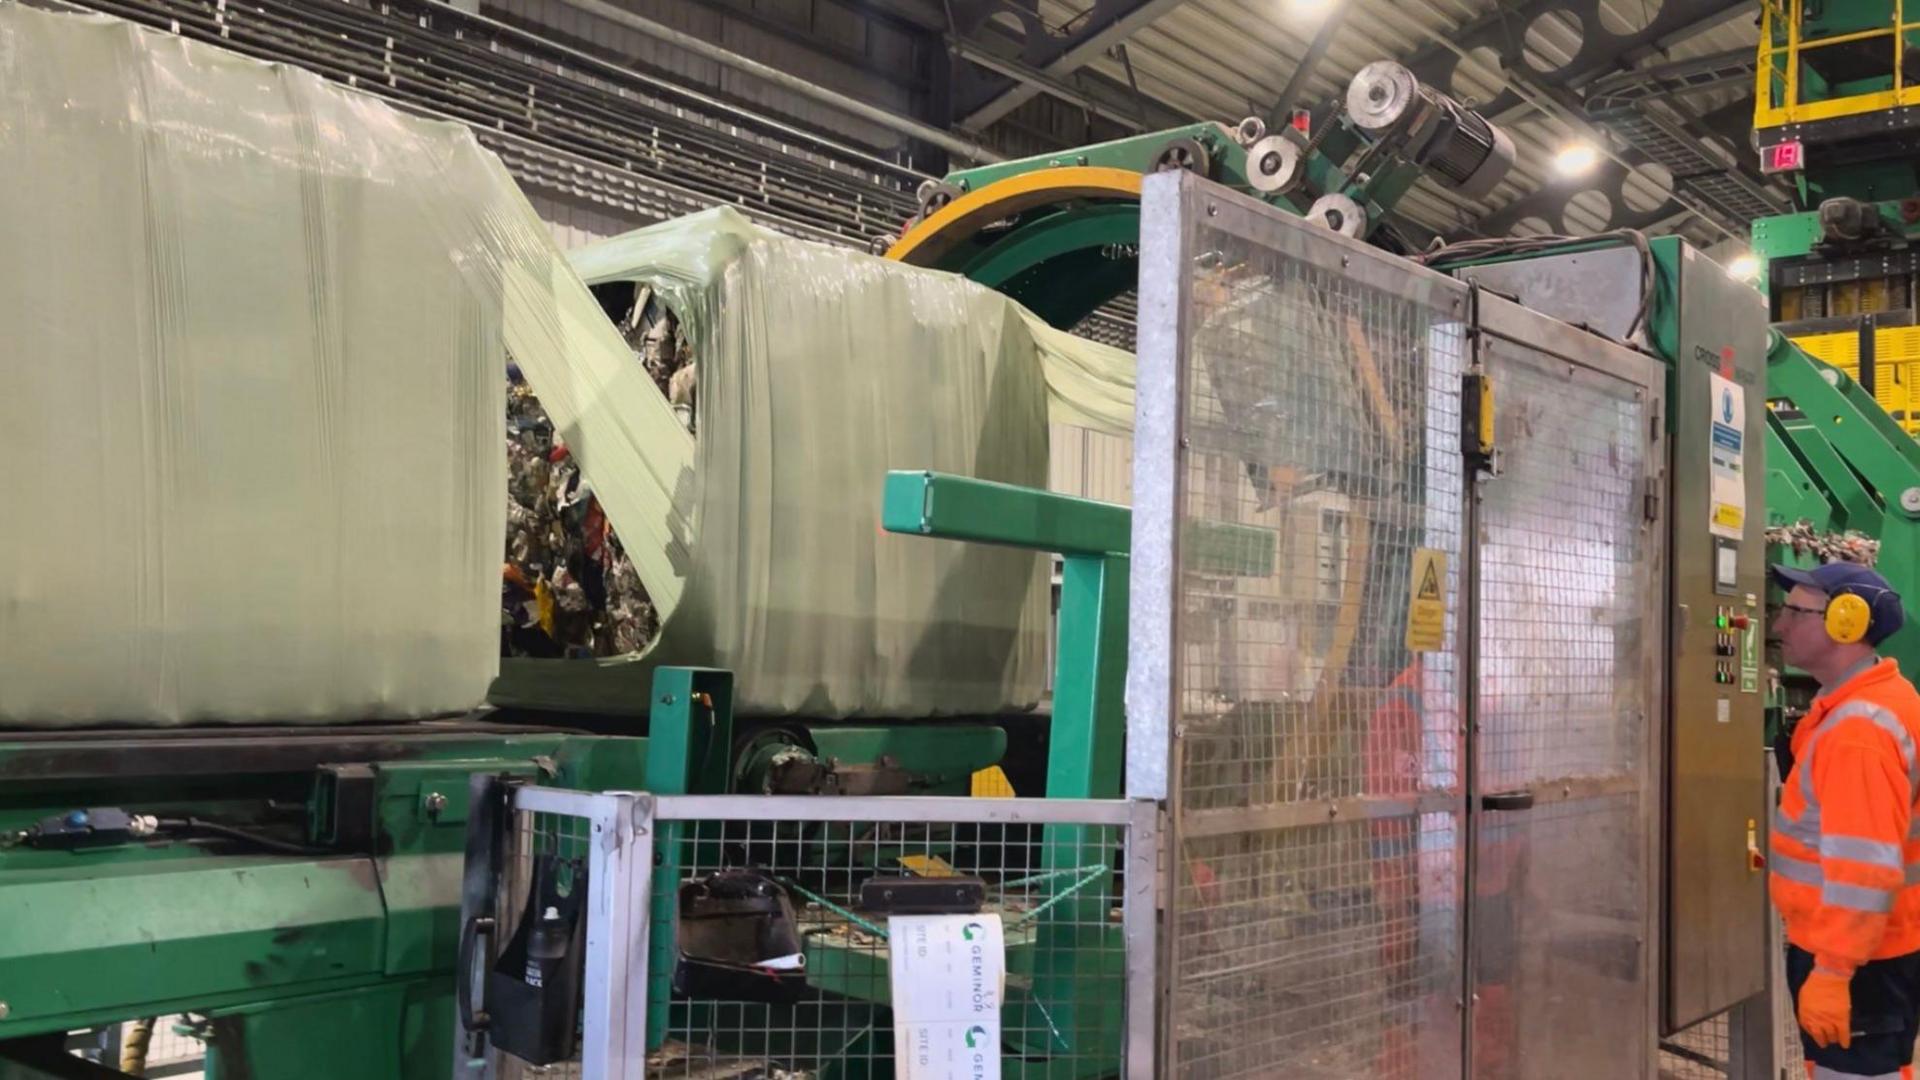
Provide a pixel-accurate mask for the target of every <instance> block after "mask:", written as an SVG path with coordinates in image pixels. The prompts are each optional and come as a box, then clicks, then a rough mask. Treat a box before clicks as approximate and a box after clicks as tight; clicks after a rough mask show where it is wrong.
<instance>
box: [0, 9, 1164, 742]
mask: <svg viewBox="0 0 1920 1080" xmlns="http://www.w3.org/2000/svg"><path fill="white" fill-rule="evenodd" d="M0 175H4V176H6V177H7V179H8V182H9V191H8V198H6V199H5V200H0V325H4V326H6V327H7V329H8V332H9V335H10V337H9V342H8V355H9V357H10V359H11V360H12V363H10V364H9V365H8V374H9V379H10V383H11V385H10V387H9V392H8V393H6V394H4V395H0V440H3V445H4V448H5V453H6V460H7V471H6V476H7V481H6V484H5V486H4V488H0V496H4V498H5V500H6V506H7V512H6V513H5V514H4V515H0V642H3V643H4V645H0V723H5V724H24V725H35V726H62V725H73V724H97V723H109V722H115V723H147V724H179V723H194V722H263V721H279V722H312V723H327V722H340V721H351V720H360V719H373V718H408V717H421V716H429V715H436V714H446V713H453V712H459V711H463V710H466V709H469V708H471V707H473V706H475V705H477V704H478V703H480V702H481V700H482V699H483V697H484V695H485V691H486V688H487V686H488V684H489V682H490V680H491V679H492V678H493V676H494V674H495V671H496V669H497V663H498V661H497V653H498V648H499V636H498V608H497V599H498V595H499V588H500V577H499V575H500V566H501V553H502V536H503V529H504V502H505V500H504V461H503V455H502V452H501V444H502V437H503V429H502V420H501V417H502V412H503V409H504V400H503V387H502V378H501V373H502V371H503V370H504V367H505V364H506V361H507V357H508V355H511V356H512V358H513V359H514V360H515V361H517V362H518V363H519V364H520V366H521V368H522V369H523V370H524V371H525V372H526V374H527V376H528V378H529V379H530V381H532V383H533V384H534V386H535V388H536V389H537V390H538V392H539V394H540V397H541V400H542V402H543V404H544V405H545V407H546V409H547V411H548V413H549V415H550V416H551V417H552V419H553V422H554V424H555V426H556V428H557V430H558V431H559V432H560V433H561V435H562V436H563V438H564V439H565V441H566V443H567V444H568V445H569V447H571V448H572V450H573V452H574V453H576V454H577V455H578V457H579V459H580V462H581V464H582V468H583V470H584V471H585V473H586V474H587V477H588V479H589V480H590V482H591V483H592V486H593V489H594V492H595V494H596V495H597V497H598V498H599V499H600V501H601V503H602V505H603V506H604V508H605V510H606V513H607V516H608V518H609V519H611V520H612V522H613V523H614V525H615V527H616V528H617V529H618V531H619V534H620V538H621V540H622V541H623V542H624V545H625V548H626V551H627V554H628V555H629V557H630V558H631V559H632V561H633V565H634V567H635V569H636V570H637V572H638V574H639V576H640V578H641V580H642V581H643V582H644V584H645V586H646V589H647V592H648V593H649V594H650V596H651V598H652V601H653V603H654V605H655V607H656V608H657V609H658V610H659V612H660V613H661V615H662V617H663V619H664V620H665V626H664V628H663V630H662V633H661V637H660V638H659V639H658V640H657V641H656V642H655V645H654V647H653V649H652V650H651V652H650V653H649V654H648V655H647V656H646V657H645V658H644V659H634V658H628V659H627V660H625V661H623V662H614V663H591V662H574V663H564V664H563V663H555V664H551V665H549V667H548V668H547V669H546V670H544V671H543V672H542V673H540V674H539V675H538V676H537V677H535V678H533V679H532V680H531V681H530V682H524V681H523V682H521V683H520V684H519V690H520V691H524V692H525V694H523V693H520V692H516V691H515V688H514V683H513V681H512V680H509V681H507V682H506V683H505V684H503V686H502V687H501V689H502V690H503V691H505V693H504V694H503V696H504V697H506V698H508V699H525V695H526V694H530V695H531V697H533V698H539V699H541V700H543V701H546V702H548V703H555V704H569V703H571V704H574V705H578V706H584V707H597V708H600V709H603V710H604V709H611V710H614V711H620V712H639V711H644V708H645V701H646V694H645V689H646V685H645V682H644V681H635V680H634V678H633V677H632V676H634V675H635V674H636V673H640V674H644V672H645V671H646V670H647V669H648V668H650V667H651V665H652V663H653V662H656V661H664V660H671V661H673V662H676V663H693V664H714V665H723V666H728V667H732V668H734V669H735V670H736V671H737V672H738V673H739V675H740V681H739V690H740V695H739V704H740V706H741V707H743V708H745V709H748V710H753V711H802V712H808V713H812V714H814V715H828V716H856V715H893V716H902V715H934V714H942V713H967V712H981V711H996V710H1000V709H1006V708H1019V707H1023V706H1025V705H1029V704H1031V703H1032V702H1034V701H1035V700H1037V698H1038V696H1039V692H1040V687H1041V685H1042V680H1043V673H1042V671H1041V670H1040V664H1041V654H1042V649H1043V637H1042V626H1041V619H1042V617H1043V616H1044V613H1045V605H1046V589H1045V585H1044V578H1043V576H1042V575H1043V573H1044V570H1043V563H1042V561H1041V560H1040V559H1037V558H1035V557H1033V556H1030V555H1022V554H1018V553H1014V552H1007V551H997V550H992V549H986V548H981V547H978V546H972V545H961V544H952V543H944V542H935V541H925V540H916V539H913V538H908V537H891V536H883V535H882V534H880V533H879V531H878V527H877V523H876V519H877V515H878V503H879V490H880V482H881V477H882V474H883V473H884V471H885V470H886V469H888V468H896V467H909V468H910V467H924V468H934V469H946V470H949V471H954V472H960V473H965V474H968V475H977V476H987V477H991V478H994V479H1004V480H1011V481H1014V482H1020V483H1030V484H1035V485H1040V484H1043V483H1044V482H1045V477H1046V468H1045V462H1046V451H1045V438H1046V436H1045V421H1046V419H1047V415H1048V411H1049V402H1050V400H1051V408H1052V411H1053V413H1054V415H1055V416H1056V417H1057V418H1067V419H1069V422H1079V423H1082V424H1088V425H1091V426H1099V427H1103V428H1105V429H1107V430H1117V429H1122V428H1124V427H1125V424H1126V420H1127V419H1128V418H1130V416H1131V411H1132V410H1131V362H1130V358H1129V357H1125V355H1124V354H1119V353H1115V352H1113V351H1112V350H1105V351H1101V350H1100V349H1099V348H1098V347H1091V348H1082V347H1081V346H1080V345H1079V344H1077V343H1076V342H1075V341H1074V340H1073V339H1070V338H1067V337H1066V335H1063V334H1060V333H1059V332H1058V331H1052V330H1049V329H1047V328H1044V327H1040V326H1038V325H1037V324H1036V322H1035V320H1033V319H1032V317H1031V316H1030V315H1028V314H1027V313H1025V312H1024V311H1023V310H1022V309H1020V308H1018V307H1017V306H1016V305H1013V304H1012V303H1010V302H1008V301H1006V300H1004V299H1002V298H1000V297H998V296H997V295H996V294H993V293H990V292H988V291H986V290H984V289H980V288H978V287H976V286H973V285H971V284H969V283H966V282H964V281H960V280H959V279H955V278H951V277H946V276H943V275H938V274H932V273H929V272H926V271H917V270H909V269H908V268H904V267H899V266H897V265H895V264H890V263H884V262H882V261H880V260H875V259H871V258H869V257H865V256H850V255H848V254H846V253H843V252H837V251H831V250H830V249H825V248H815V247H813V246H811V245H805V244H801V243H799V242H796V241H788V240H784V239H781V238H777V237H773V236H771V235H770V234H765V233H761V232H759V231H758V230H755V229H753V228H752V227H751V226H748V225H746V224H745V223H744V221H743V220H742V219H739V218H738V217H737V216H728V215H714V216H711V217H710V218H707V219H705V220H704V221H703V222H698V223H696V222H687V223H679V224H677V225H668V226H663V227H661V229H660V230H650V231H649V232H647V233H642V234H639V235H638V237H629V238H626V241H625V242H631V243H651V244H660V243H662V242H666V241H672V243H673V244H677V245H678V247H677V249H674V250H677V251H678V252H679V254H677V255H676V254H674V253H673V251H672V250H668V249H666V248H662V249H661V254H660V255H659V256H658V257H657V258H656V259H655V261H654V262H653V263H652V264H641V263H637V264H635V265H636V266H644V265H652V266H654V267H656V270H654V271H649V272H648V274H646V275H642V274H638V273H636V274H635V275H634V276H653V277H656V278H657V279H658V280H659V282H660V285H661V288H662V290H663V291H671V290H673V289H674V288H676V287H677V288H678V289H679V290H680V291H679V293H678V294H677V295H678V296H679V297H680V299H679V301H678V303H677V304H676V307H677V308H679V309H680V310H681V312H682V314H683V317H685V318H687V319H688V320H689V322H690V323H693V324H695V330H696V336H697V335H698V333H699V332H701V331H704V333H705V334H706V335H708V340H707V341H706V342H704V343H701V350H702V371H701V384H702V385H701V389H700V393H701V397H702V400H701V405H700V411H701V431H702V439H701V442H700V445H699V449H698V457H699V461H698V467H697V468H696V446H695V443H694V440H693V438H692V437H691V436H690V435H689V433H688V432H687V431H686V429H685V428H684V427H683V426H682V425H681V424H680V422H679V421H678V420H677V418H676V417H675V416H674V413H673V411H672V409H671V408H670V407H669V405H668V403H667V401H666V399H665V398H663V397H662V396H661V395H660V393H659V392H658V390H657V388H656V387H654V386H653V385H652V383H651V380H650V378H649V376H648V374H647V372H646V371H645V369H644V368H643V367H642V366H641V365H640V364H638V363H636V362H635V359H634V356H633V353H632V351H631V349H629V347H628V346H627V344H626V342H625V341H623V340H622V338H621V336H620V334H619V333H618V332H617V331H616V330H615V328H614V327H613V325H612V324H611V323H610V322H609V321H608V319H607V318H606V316H605V314H604V313H603V312H602V310H601V309H600V307H599V305H598V304H597V303H596V302H595V300H594V298H593V296H592V295H591V294H590V293H589V292H588V291H587V288H586V287H585V285H583V284H582V282H581V280H580V278H579V277H578V276H577V275H576V274H575V272H574V270H573V269H571V268H570V267H569V266H568V264H567V263H566V261H565V259H564V258H563V257H562V256H561V255H560V254H559V252H558V251H557V249H556V248H555V247H554V245H553V242H552V239H551V237H550V236H549V234H548V232H547V230H546V228H545V227H544V225H543V224H542V223H541V222H540V220H539V219H538V217H537V216H536V215H535V213H534V212H533V209H532V208H531V206H529V205H528V203H527V201H526V199H525V197H524V196H523V195H522V194H521V193H520V191H519V189H518V188H517V187H516V186H515V185H514V183H513V181H512V179H511V178H510V177H509V176H508V174H507V173H506V170H505V169H504V168H503V167H502V166H501V164H500V162H499V160H498V159H497V158H495V157H494V156H493V155H492V154H490V153H488V152H486V151H484V150H483V149H481V148H480V147H479V145H478V144H477V143H476V142H475V141H474V139H473V137H472V134H471V133H470V132H469V131H467V130H466V129H465V128H464V127H461V126H459V125H454V124H446V123H439V122H434V121H427V120H421V119H419V118H416V117H411V116H406V115H403V114H401V113H398V112H396V111H394V110H393V109H391V108H390V107H388V106H386V105H385V104H383V103H381V102H379V101H378V100H376V99H374V98H372V97H369V96H366V95H364V94H360V93H358V92H355V91H352V90H349V89H346V88H342V87H338V86H335V85H332V84H329V83H327V82H325V81H323V80H322V79H320V78H319V77H317V76H315V75H312V74H311V73H308V72H304V71H300V70H298V69H293V68H288V67H283V66H280V65H270V64H264V63H260V62H258V61H254V60H250V59H247V58H244V57H240V56H237V55H234V54H231V53H227V52H225V51H223V50H220V49H217V48H213V47H211V46H206V45H201V44H198V43H194V42H190V41H187V40H184V39H182V38H179V37H177V36H173V35H169V34H165V33H162V32H157V31H150V30H147V29H144V28H140V27H136V26H133V25H131V24H128V23H125V22H122V21H120V20H116V19H111V18H106V17H102V16H94V15H71V14H54V13H48V12H42V11H37V10H31V9H26V8H22V7H20V6H18V5H16V4H12V3H7V2H0ZM649 236H650V237H651V239H644V238H646V237H649ZM669 247H671V245H669ZM673 268H678V269H677V270H675V269H673ZM676 273H677V274H678V275H679V277H678V281H679V284H678V286H675V285H674V282H673V280H671V279H674V278H675V274H676ZM1049 387H1051V388H1052V389H1053V391H1054V394H1053V397H1052V398H1051V399H1050V398H1049V394H1048V389H1049ZM696 523H698V527H697V528H696ZM564 669H572V670H564ZM585 671H593V672H595V673H596V674H599V675H607V674H615V675H617V676H618V678H617V680H616V681H615V682H607V681H604V680H602V679H596V678H582V677H581V675H582V673H583V672H585ZM556 697H557V698H558V699H560V700H557V701H556V700H555V698H556Z"/></svg>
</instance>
